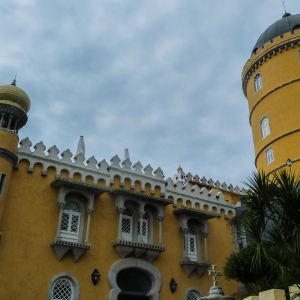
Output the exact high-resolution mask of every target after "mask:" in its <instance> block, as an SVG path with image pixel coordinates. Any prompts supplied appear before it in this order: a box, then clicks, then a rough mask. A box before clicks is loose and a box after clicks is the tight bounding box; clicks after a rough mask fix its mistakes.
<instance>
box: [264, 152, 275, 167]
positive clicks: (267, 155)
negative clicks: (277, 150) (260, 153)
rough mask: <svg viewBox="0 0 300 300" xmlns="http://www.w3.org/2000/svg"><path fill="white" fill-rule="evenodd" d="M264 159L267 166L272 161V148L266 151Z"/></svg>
mask: <svg viewBox="0 0 300 300" xmlns="http://www.w3.org/2000/svg"><path fill="white" fill-rule="evenodd" d="M266 159H267V164H268V165H269V164H270V163H272V162H273V161H274V153H273V149H272V148H269V149H268V150H267V151H266Z"/></svg>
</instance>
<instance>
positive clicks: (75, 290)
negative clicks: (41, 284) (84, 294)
mask: <svg viewBox="0 0 300 300" xmlns="http://www.w3.org/2000/svg"><path fill="white" fill-rule="evenodd" d="M60 280H67V281H68V283H70V285H71V289H72V296H71V298H70V299H71V300H78V298H79V293H80V286H79V282H78V280H77V279H76V277H75V276H74V275H72V274H71V273H68V272H62V273H59V274H57V275H55V276H54V277H53V278H52V279H51V280H50V283H49V285H48V300H56V298H54V297H53V290H54V288H55V286H56V284H57V283H58V282H59V281H60Z"/></svg>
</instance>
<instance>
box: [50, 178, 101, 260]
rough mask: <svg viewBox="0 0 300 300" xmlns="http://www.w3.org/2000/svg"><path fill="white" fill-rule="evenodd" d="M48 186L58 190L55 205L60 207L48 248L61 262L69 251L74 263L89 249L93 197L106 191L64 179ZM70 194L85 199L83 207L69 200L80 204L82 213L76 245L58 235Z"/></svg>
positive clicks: (56, 180)
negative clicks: (84, 230)
mask: <svg viewBox="0 0 300 300" xmlns="http://www.w3.org/2000/svg"><path fill="white" fill-rule="evenodd" d="M50 185H51V186H54V187H58V188H59V191H58V201H57V205H58V206H59V207H60V212H59V218H58V226H57V234H56V237H55V238H54V240H53V241H52V242H51V243H50V246H51V247H53V248H54V250H55V252H56V254H57V257H58V260H61V259H62V258H63V256H64V255H65V254H66V253H67V252H68V251H71V252H72V254H73V258H74V261H75V262H76V261H77V260H78V259H79V258H80V257H81V256H82V255H83V254H84V253H85V252H86V251H87V250H90V249H91V244H90V241H89V235H90V225H91V216H92V213H93V211H94V198H95V196H98V195H101V194H102V193H104V192H106V191H107V189H105V188H100V187H97V186H95V185H89V184H82V183H80V182H75V181H73V180H71V179H66V178H56V179H54V180H53V181H52V182H51V183H50ZM70 193H72V194H78V195H81V196H83V197H84V198H85V199H86V204H85V205H84V204H83V203H82V202H81V201H78V200H76V199H74V198H70V200H71V201H76V202H77V203H78V204H80V206H81V211H82V212H81V221H80V230H79V241H78V243H74V242H70V241H68V240H66V239H64V238H63V237H61V235H60V233H61V232H60V227H61V220H62V214H63V209H64V207H65V205H66V203H67V202H66V201H68V197H67V195H69V194H70ZM85 212H86V213H87V217H88V220H87V228H86V236H85V241H84V242H83V229H84V214H85Z"/></svg>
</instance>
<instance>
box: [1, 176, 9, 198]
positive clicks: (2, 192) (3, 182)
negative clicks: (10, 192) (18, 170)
mask: <svg viewBox="0 0 300 300" xmlns="http://www.w3.org/2000/svg"><path fill="white" fill-rule="evenodd" d="M6 178H7V176H6V174H5V173H1V175H0V197H3V195H4V189H5V183H6Z"/></svg>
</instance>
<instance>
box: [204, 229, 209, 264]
mask: <svg viewBox="0 0 300 300" xmlns="http://www.w3.org/2000/svg"><path fill="white" fill-rule="evenodd" d="M202 235H203V237H204V251H205V261H206V262H208V261H209V260H208V250H207V236H208V232H202Z"/></svg>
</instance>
